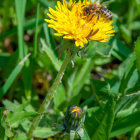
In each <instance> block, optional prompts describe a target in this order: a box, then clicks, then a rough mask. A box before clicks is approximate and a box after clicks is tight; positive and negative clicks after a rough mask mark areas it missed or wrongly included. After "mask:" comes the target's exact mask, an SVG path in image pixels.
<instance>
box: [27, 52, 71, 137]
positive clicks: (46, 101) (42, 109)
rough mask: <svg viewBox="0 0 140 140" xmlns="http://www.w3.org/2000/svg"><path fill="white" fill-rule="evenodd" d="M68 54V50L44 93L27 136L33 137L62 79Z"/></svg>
mask: <svg viewBox="0 0 140 140" xmlns="http://www.w3.org/2000/svg"><path fill="white" fill-rule="evenodd" d="M70 56H71V52H70V51H68V52H67V55H66V57H65V60H64V62H63V64H62V66H61V68H60V71H59V72H58V74H57V76H56V79H55V81H54V82H53V85H52V87H51V88H50V91H49V93H48V94H47V95H46V97H45V99H44V101H43V103H42V104H41V106H40V109H39V111H38V116H37V117H36V118H35V119H34V120H33V123H32V125H31V127H30V129H29V131H28V134H27V136H28V138H32V137H33V131H34V130H35V129H36V127H37V126H38V124H39V122H40V120H41V118H42V115H43V113H44V112H45V111H46V109H47V107H48V106H49V104H50V101H51V99H52V98H53V97H54V94H55V91H56V89H57V87H58V85H59V84H60V83H61V79H62V77H63V75H64V72H65V69H66V66H67V64H68V61H69V58H70Z"/></svg>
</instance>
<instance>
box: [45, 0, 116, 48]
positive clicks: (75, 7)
mask: <svg viewBox="0 0 140 140" xmlns="http://www.w3.org/2000/svg"><path fill="white" fill-rule="evenodd" d="M90 4H91V2H90V1H87V0H84V1H83V2H81V0H79V2H78V3H76V2H75V1H74V0H70V1H69V3H68V4H67V2H66V0H63V3H61V2H60V1H58V2H57V6H56V7H55V8H56V10H53V9H52V8H50V7H49V12H50V13H47V15H48V16H49V17H50V19H45V21H46V22H48V23H49V25H48V26H49V27H50V28H53V29H54V30H56V31H57V33H55V35H56V36H63V38H65V39H71V40H75V45H76V46H81V47H83V46H84V44H86V43H88V41H89V40H95V41H98V42H107V41H108V40H109V39H110V37H111V36H113V34H112V33H114V30H113V26H112V22H113V21H112V20H107V19H106V18H105V17H103V16H102V15H99V14H94V15H93V14H91V15H88V14H85V11H84V9H85V7H88V6H89V5H90Z"/></svg>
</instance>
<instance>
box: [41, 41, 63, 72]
mask: <svg viewBox="0 0 140 140" xmlns="http://www.w3.org/2000/svg"><path fill="white" fill-rule="evenodd" d="M40 41H41V44H42V51H44V52H45V53H46V55H47V56H48V57H49V59H50V60H51V62H52V64H53V66H54V68H55V69H56V70H57V71H59V69H60V67H61V64H62V62H61V61H59V60H58V58H57V57H56V56H55V54H54V52H53V51H52V49H51V48H49V46H47V45H46V44H45V42H44V41H43V40H42V39H41V40H40Z"/></svg>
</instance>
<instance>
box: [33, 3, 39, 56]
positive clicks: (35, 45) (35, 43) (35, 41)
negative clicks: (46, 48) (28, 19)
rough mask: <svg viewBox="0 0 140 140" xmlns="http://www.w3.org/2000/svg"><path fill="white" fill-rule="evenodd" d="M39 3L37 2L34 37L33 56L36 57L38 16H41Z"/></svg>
mask: <svg viewBox="0 0 140 140" xmlns="http://www.w3.org/2000/svg"><path fill="white" fill-rule="evenodd" d="M39 5H40V4H39V3H38V4H37V12H36V22H35V38H34V49H33V57H34V58H35V57H36V55H37V29H38V18H39Z"/></svg>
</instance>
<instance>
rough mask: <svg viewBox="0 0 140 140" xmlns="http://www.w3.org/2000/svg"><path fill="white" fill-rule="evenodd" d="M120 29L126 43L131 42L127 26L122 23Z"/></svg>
mask: <svg viewBox="0 0 140 140" xmlns="http://www.w3.org/2000/svg"><path fill="white" fill-rule="evenodd" d="M120 31H121V33H122V36H123V38H124V40H125V41H126V42H127V43H131V42H132V39H131V31H130V30H129V29H128V28H126V27H125V26H124V25H121V26H120Z"/></svg>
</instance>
